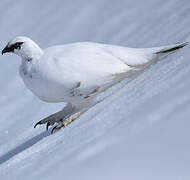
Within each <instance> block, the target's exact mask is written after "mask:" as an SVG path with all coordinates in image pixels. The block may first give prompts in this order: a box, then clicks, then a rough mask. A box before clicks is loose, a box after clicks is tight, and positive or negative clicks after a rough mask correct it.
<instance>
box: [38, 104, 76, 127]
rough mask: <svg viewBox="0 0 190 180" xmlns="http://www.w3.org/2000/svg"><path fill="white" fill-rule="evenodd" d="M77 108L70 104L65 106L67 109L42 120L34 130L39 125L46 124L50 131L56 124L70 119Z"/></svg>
mask: <svg viewBox="0 0 190 180" xmlns="http://www.w3.org/2000/svg"><path fill="white" fill-rule="evenodd" d="M75 110H76V108H75V107H73V106H72V105H71V104H70V103H68V104H67V106H65V108H64V109H63V110H61V111H59V112H57V113H54V114H52V115H50V116H48V117H46V118H44V119H42V120H41V121H39V122H37V123H36V124H35V126H34V128H35V127H36V126H37V125H41V124H46V129H47V130H48V127H49V126H52V125H54V124H55V123H59V122H64V121H65V119H67V118H68V117H70V116H71V115H72V114H73V112H75Z"/></svg>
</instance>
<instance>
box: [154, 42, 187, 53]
mask: <svg viewBox="0 0 190 180" xmlns="http://www.w3.org/2000/svg"><path fill="white" fill-rule="evenodd" d="M187 44H188V42H184V43H180V44H175V45H170V46H164V47H160V48H158V51H157V52H155V54H158V55H161V54H166V53H170V52H174V51H176V50H178V49H181V48H183V47H185V46H186V45H187Z"/></svg>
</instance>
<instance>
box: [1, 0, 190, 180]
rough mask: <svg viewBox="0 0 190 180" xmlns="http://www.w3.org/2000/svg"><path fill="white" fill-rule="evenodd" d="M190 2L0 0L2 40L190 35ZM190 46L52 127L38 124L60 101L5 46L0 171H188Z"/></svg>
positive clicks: (165, 40)
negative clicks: (49, 98) (44, 96)
mask: <svg viewBox="0 0 190 180" xmlns="http://www.w3.org/2000/svg"><path fill="white" fill-rule="evenodd" d="M189 12H190V3H189V0H182V1H178V0H166V1H162V0H147V1H138V0H133V1H130V0H119V1H114V0H94V1H89V0H80V1H79V0H76V1H75V0H71V1H66V0H64V1H62V0H54V1H48V2H47V1H43V0H41V1H24V0H19V1H12V0H2V1H1V3H0V14H1V16H0V23H1V28H0V34H1V41H0V47H1V48H2V49H3V48H4V46H5V45H6V43H7V41H8V40H10V39H12V38H13V37H15V36H18V35H24V36H29V37H31V38H32V39H34V40H35V41H36V42H37V43H38V44H39V45H40V46H41V47H43V48H46V47H49V46H52V45H57V44H63V43H72V42H78V41H94V42H100V43H109V44H115V45H121V46H128V47H153V46H162V45H168V44H175V43H177V42H186V41H190V30H189V29H190V24H189V20H190V13H189ZM189 50H190V46H187V47H185V48H183V49H182V50H179V51H178V52H175V53H173V54H171V55H169V56H166V57H164V58H162V60H161V61H159V62H158V63H157V64H155V65H153V66H152V67H151V68H149V69H147V70H146V71H145V72H143V73H142V74H140V75H139V76H138V77H136V78H135V79H134V80H133V81H131V82H129V83H128V84H127V80H124V81H122V82H121V83H120V84H118V85H116V86H114V87H113V88H111V89H109V90H108V91H106V92H105V94H106V95H107V96H108V98H107V99H106V100H104V101H103V102H101V103H99V104H97V105H96V106H95V107H93V108H92V109H90V110H89V111H88V112H87V113H85V114H84V115H82V116H81V117H80V118H79V119H78V120H76V121H74V122H73V123H72V124H71V125H70V126H68V127H67V128H65V129H62V130H60V131H59V132H57V133H55V134H53V135H50V133H49V132H47V131H45V129H44V127H38V128H37V129H33V125H34V124H35V123H36V122H37V121H38V120H40V119H42V118H44V117H45V116H48V115H49V114H51V113H54V112H56V111H59V110H60V109H61V108H62V107H63V106H64V104H62V103H58V104H50V103H44V102H41V101H40V100H38V99H37V98H36V97H35V96H33V94H32V93H31V92H30V91H28V90H27V89H26V88H25V87H24V84H23V83H22V81H21V79H20V77H19V75H18V67H19V65H20V60H19V57H15V56H14V55H5V56H1V69H0V84H1V88H0V92H1V98H0V107H1V111H0V116H1V119H0V123H1V126H0V163H1V164H0V179H3V180H10V179H11V180H16V179H29V180H32V179H46V180H51V179H53V178H54V179H63V178H64V179H68V180H70V179H71V180H73V179H83V180H85V179H86V180H87V179H92V180H96V179H104V180H106V179H109V180H112V179H113V180H115V179H119V180H126V179H130V180H142V179H143V180H144V179H145V180H152V179H154V180H157V179H159V180H160V179H162V180H168V179H172V180H189V178H190V171H189V167H190V155H189V152H190V143H189V137H190V131H189V127H190V121H189V116H190V91H189V89H190V78H189V75H190V54H189ZM97 68H98V67H97ZM100 98H101V97H100Z"/></svg>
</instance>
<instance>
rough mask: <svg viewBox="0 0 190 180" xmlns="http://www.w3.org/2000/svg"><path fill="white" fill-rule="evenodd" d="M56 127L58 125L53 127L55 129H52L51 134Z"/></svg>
mask: <svg viewBox="0 0 190 180" xmlns="http://www.w3.org/2000/svg"><path fill="white" fill-rule="evenodd" d="M55 129H56V126H55V127H53V129H52V130H51V134H53V132H54V130H55Z"/></svg>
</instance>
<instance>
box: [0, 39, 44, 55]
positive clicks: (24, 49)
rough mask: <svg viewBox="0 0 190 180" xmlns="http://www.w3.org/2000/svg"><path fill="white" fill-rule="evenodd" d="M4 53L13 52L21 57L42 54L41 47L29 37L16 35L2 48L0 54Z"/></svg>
mask: <svg viewBox="0 0 190 180" xmlns="http://www.w3.org/2000/svg"><path fill="white" fill-rule="evenodd" d="M5 53H14V54H17V55H18V56H21V57H22V58H34V57H38V56H40V55H41V54H42V50H41V48H40V47H39V46H38V45H37V44H36V43H35V42H34V41H33V40H31V39H30V38H28V37H24V36H18V37H16V38H14V39H13V40H11V41H9V42H8V44H7V45H6V46H5V48H4V49H3V50H2V55H3V54H5Z"/></svg>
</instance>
